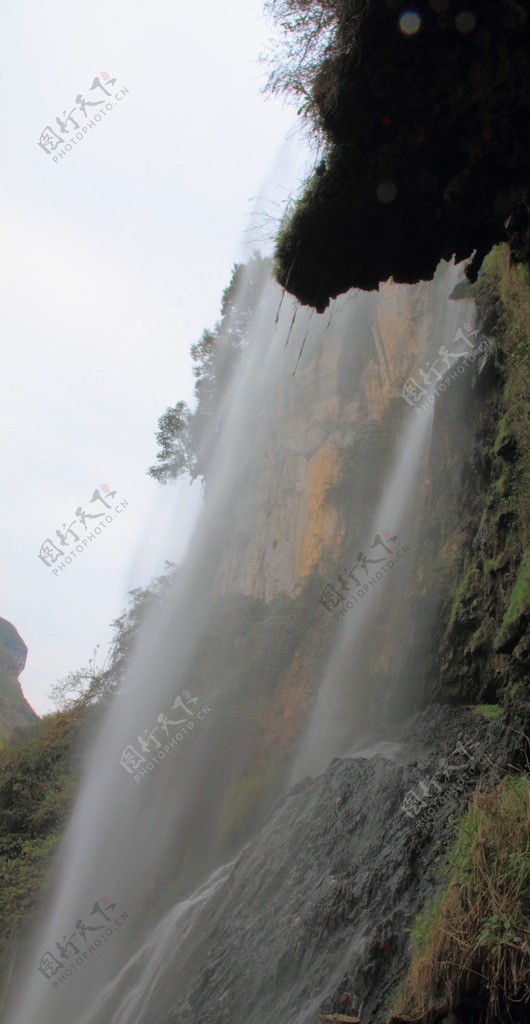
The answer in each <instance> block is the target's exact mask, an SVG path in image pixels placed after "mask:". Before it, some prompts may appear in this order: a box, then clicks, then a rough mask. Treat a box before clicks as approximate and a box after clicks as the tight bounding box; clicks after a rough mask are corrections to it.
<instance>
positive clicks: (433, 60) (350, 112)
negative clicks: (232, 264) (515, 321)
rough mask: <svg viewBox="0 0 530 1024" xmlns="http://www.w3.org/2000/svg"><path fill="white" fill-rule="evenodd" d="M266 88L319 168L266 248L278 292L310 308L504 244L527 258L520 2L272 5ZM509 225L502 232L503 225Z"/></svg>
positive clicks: (526, 103) (313, 0)
mask: <svg viewBox="0 0 530 1024" xmlns="http://www.w3.org/2000/svg"><path fill="white" fill-rule="evenodd" d="M267 7H268V10H269V13H270V15H271V16H272V18H273V19H274V20H275V21H276V23H277V24H278V26H279V27H280V30H281V32H282V33H283V36H284V47H283V49H282V48H281V47H280V48H279V52H278V48H277V49H276V50H273V54H272V61H273V67H272V72H271V76H270V79H269V90H270V91H272V92H275V93H284V94H286V95H287V96H289V97H294V98H295V100H296V102H297V105H298V107H299V113H301V115H302V116H304V117H305V119H306V121H308V122H309V124H310V125H311V128H312V130H313V132H314V133H315V135H316V137H317V140H318V142H319V143H320V149H321V153H322V155H323V159H322V160H321V162H320V163H319V164H318V166H317V167H316V169H315V171H314V173H313V175H312V177H311V178H310V179H309V181H308V182H307V183H306V185H305V188H304V191H303V193H302V195H301V197H300V198H299V200H298V201H297V202H296V203H295V205H294V207H293V209H292V211H291V214H290V215H289V216H288V217H287V219H286V221H285V222H284V223H283V225H282V227H281V230H280V233H279V235H278V239H277V246H276V257H275V273H276V276H277V278H278V281H279V282H280V284H282V285H284V286H285V287H286V288H287V289H288V291H290V292H292V293H293V294H294V295H296V296H297V297H298V298H299V299H300V301H301V302H303V303H305V304H308V305H312V306H314V307H315V308H316V309H318V310H319V311H322V310H323V309H325V307H326V306H327V304H328V302H329V300H330V298H331V297H334V296H336V295H337V294H339V293H341V292H344V291H346V290H347V289H349V288H351V287H356V288H363V289H373V288H377V287H378V284H379V282H380V281H385V280H387V279H388V278H390V277H393V279H394V280H395V281H397V282H416V281H419V280H421V279H430V278H431V277H432V276H433V273H434V270H435V268H436V266H437V264H438V263H439V261H440V259H442V258H443V259H450V258H451V256H453V255H455V256H456V258H457V259H458V260H462V259H466V258H468V257H470V256H471V255H472V253H473V250H476V256H475V258H474V260H473V266H472V268H471V270H470V276H471V277H473V275H475V276H476V270H477V269H478V267H479V266H480V263H481V261H482V259H483V257H484V256H485V254H486V253H487V252H488V251H489V250H490V249H491V247H492V245H493V244H494V243H495V242H498V241H501V240H504V239H506V238H508V237H512V238H513V240H514V252H517V253H518V255H519V256H522V257H523V258H526V255H527V253H528V235H527V228H528V204H527V193H526V189H527V185H528V180H529V171H530V130H529V127H528V126H529V124H530V116H529V115H530V61H529V60H528V51H529V41H530V24H529V18H528V12H527V9H526V8H527V5H526V4H522V3H519V2H516V0H506V2H504V3H502V4H499V3H498V2H495V0H481V3H480V5H478V4H475V3H471V4H468V5H467V6H466V9H465V11H462V7H461V4H459V3H457V2H456V0H440V2H433V3H429V2H427V0H419V2H418V3H416V4H415V5H414V8H411V9H407V10H405V9H404V7H403V4H402V3H401V2H399V3H398V2H397V0H388V2H387V3H385V4H377V3H373V2H369V0H363V2H360V0H269V3H268V4H267ZM508 218H511V220H510V223H509V224H508V225H507V227H506V222H507V219H508Z"/></svg>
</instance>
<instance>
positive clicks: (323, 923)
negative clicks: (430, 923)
mask: <svg viewBox="0 0 530 1024" xmlns="http://www.w3.org/2000/svg"><path fill="white" fill-rule="evenodd" d="M486 728H487V726H486V724H485V723H484V722H483V721H481V720H480V719H479V718H478V717H477V716H476V715H473V714H472V713H470V712H468V711H466V710H460V711H455V709H454V708H453V709H449V708H447V707H444V706H434V707H432V708H430V709H429V710H428V711H427V712H422V713H421V714H420V715H417V716H416V717H415V718H414V719H411V720H410V722H409V723H408V724H406V725H405V726H404V727H403V728H402V730H401V734H400V736H399V737H398V739H399V742H390V741H389V739H390V738H387V742H386V743H385V742H382V741H381V740H380V741H379V742H378V743H376V742H374V745H373V746H372V748H371V749H368V748H364V751H359V752H358V753H356V754H355V755H354V756H352V757H351V758H345V759H335V760H334V761H333V762H332V763H331V764H330V766H329V768H328V769H327V771H326V772H325V773H324V774H323V775H321V776H320V777H318V778H316V779H306V780H304V781H302V782H301V783H299V784H298V785H296V786H295V787H294V788H293V789H291V791H290V792H289V793H288V794H287V795H286V796H285V797H284V798H283V799H282V800H281V801H280V802H279V804H278V805H277V807H276V808H275V810H274V812H273V814H272V816H271V818H270V819H269V821H268V823H267V824H266V825H265V827H264V828H263V829H262V831H261V832H260V834H259V835H258V836H257V837H256V839H255V840H254V841H253V842H252V843H251V844H250V845H249V846H248V847H247V849H246V850H245V851H244V852H243V854H242V855H241V857H240V858H239V860H238V861H237V862H236V864H235V866H234V868H233V869H232V871H231V873H230V874H229V876H228V878H227V880H226V882H224V884H223V885H222V887H221V888H220V889H219V890H218V891H217V892H216V893H215V895H214V896H213V897H212V898H211V899H210V901H209V902H208V903H207V904H206V905H205V907H204V909H203V911H202V913H201V914H200V916H199V917H198V918H197V920H196V922H195V925H194V928H193V930H192V932H191V934H190V935H189V939H188V942H187V947H186V951H185V954H182V952H181V954H180V955H179V957H178V962H175V963H174V964H173V965H172V966H171V968H170V970H169V971H168V972H167V973H166V977H165V979H164V981H163V982H162V984H161V986H160V988H159V989H158V992H157V995H156V1008H157V1018H158V1020H159V1021H160V1022H161V1024H214V1022H215V1024H220V1022H226V1024H229V1022H230V1024H233V1022H236V1021H237V1022H238V1024H239V1022H240V1024H315V1022H316V1020H317V1019H318V1014H319V1012H326V1011H340V1009H341V1008H342V1009H343V1008H344V1005H345V1003H346V999H344V998H342V1002H341V997H344V995H345V993H346V996H348V995H349V996H350V997H351V999H350V1000H348V1006H349V1008H350V1010H351V1011H352V1012H353V1011H355V1010H360V1015H361V1021H362V1024H376V1022H378V1021H382V1020H384V1019H385V1016H386V1011H385V1002H386V1000H387V998H388V996H389V995H390V993H391V992H392V991H393V990H394V989H395V985H396V981H397V980H398V979H399V978H400V977H401V976H402V975H403V973H404V970H405V967H406V964H407V952H408V938H407V929H408V928H409V927H410V924H411V922H412V920H413V919H414V917H415V915H416V914H417V912H418V909H419V908H421V906H422V905H423V903H424V902H425V900H427V899H428V898H429V897H430V896H431V895H432V893H433V890H434V887H435V884H436V880H437V878H439V875H440V870H441V861H442V859H443V850H444V847H445V845H446V843H447V840H448V839H449V838H450V836H451V835H452V832H451V828H450V824H449V823H450V819H451V818H452V817H454V816H455V815H459V814H460V813H461V811H462V809H463V807H464V806H465V803H466V799H467V797H468V796H469V794H470V792H471V789H472V787H473V786H474V785H475V784H476V778H477V775H478V773H479V772H480V767H479V765H480V762H481V750H482V741H483V738H484V732H485V729H486ZM392 739H393V740H395V737H393V738H392ZM459 743H460V746H459ZM473 744H475V746H473ZM463 750H465V753H462V751H463ZM378 751H379V752H378ZM411 790H413V791H414V794H415V796H414V799H412V798H411V796H410V791H411ZM407 794H408V797H407ZM417 795H420V796H422V798H423V799H424V804H423V806H422V805H421V804H420V805H418V803H417V800H416V796H417ZM405 799H408V801H409V804H411V806H410V807H409V811H410V813H409V814H407V813H406V812H405V810H404V808H403V801H404V800H405ZM168 975H170V977H168ZM148 1019H151V1018H148V1017H147V1016H146V1017H142V1020H141V1024H147V1020H148Z"/></svg>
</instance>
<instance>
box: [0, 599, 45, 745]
mask: <svg viewBox="0 0 530 1024" xmlns="http://www.w3.org/2000/svg"><path fill="white" fill-rule="evenodd" d="M27 653H28V648H27V647H26V644H25V643H24V641H23V639H22V637H21V636H20V635H19V633H18V632H17V630H16V629H15V627H14V626H13V625H12V624H11V623H10V622H8V621H7V619H1V618H0V743H2V741H5V740H6V739H7V738H8V737H9V736H11V735H12V734H13V733H14V732H15V730H16V729H18V728H20V727H21V726H24V725H31V724H32V723H33V722H37V721H38V715H36V714H35V712H34V710H33V708H31V707H30V705H29V704H28V702H27V700H26V698H25V697H24V694H23V693H22V687H21V685H20V682H19V679H18V677H19V675H20V673H21V672H22V671H23V669H24V667H25V664H26V657H27Z"/></svg>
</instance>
